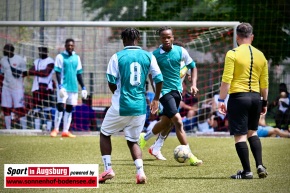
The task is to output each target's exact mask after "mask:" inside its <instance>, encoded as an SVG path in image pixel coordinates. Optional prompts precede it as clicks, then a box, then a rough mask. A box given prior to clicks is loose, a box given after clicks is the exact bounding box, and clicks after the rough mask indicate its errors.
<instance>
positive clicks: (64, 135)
mask: <svg viewBox="0 0 290 193" xmlns="http://www.w3.org/2000/svg"><path fill="white" fill-rule="evenodd" d="M61 136H62V137H70V138H75V137H76V136H75V135H73V134H71V132H69V131H68V132H62V134H61Z"/></svg>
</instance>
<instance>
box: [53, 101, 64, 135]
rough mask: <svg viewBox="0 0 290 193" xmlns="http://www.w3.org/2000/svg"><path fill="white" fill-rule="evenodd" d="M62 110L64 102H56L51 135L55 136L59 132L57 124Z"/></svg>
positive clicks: (59, 121) (58, 124)
mask: <svg viewBox="0 0 290 193" xmlns="http://www.w3.org/2000/svg"><path fill="white" fill-rule="evenodd" d="M63 111H64V103H61V102H58V103H57V104H56V110H55V115H54V129H53V130H52V131H51V133H50V136H51V137H56V136H57V134H58V132H59V126H60V123H61V119H62V116H63Z"/></svg>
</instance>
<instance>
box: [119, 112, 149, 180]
mask: <svg viewBox="0 0 290 193" xmlns="http://www.w3.org/2000/svg"><path fill="white" fill-rule="evenodd" d="M145 118H146V115H140V116H133V117H132V119H131V120H130V121H129V122H128V123H127V127H125V129H124V134H125V138H126V140H127V145H128V147H129V149H130V152H131V156H132V159H133V161H134V163H135V166H136V183H137V184H145V183H146V180H147V178H146V175H145V173H144V169H143V159H142V151H141V149H140V147H139V145H138V143H137V142H138V139H139V135H140V133H141V132H142V129H143V125H144V123H145ZM140 123H142V124H140Z"/></svg>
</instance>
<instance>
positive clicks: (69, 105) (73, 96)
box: [61, 92, 78, 138]
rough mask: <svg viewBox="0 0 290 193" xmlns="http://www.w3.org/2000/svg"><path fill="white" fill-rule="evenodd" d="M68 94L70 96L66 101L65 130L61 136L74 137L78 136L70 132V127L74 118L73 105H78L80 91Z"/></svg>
mask: <svg viewBox="0 0 290 193" xmlns="http://www.w3.org/2000/svg"><path fill="white" fill-rule="evenodd" d="M67 95H68V98H67V101H66V107H65V112H64V115H63V131H62V134H61V136H62V137H73V138H74V137H76V136H75V135H73V134H71V133H70V132H69V128H70V124H71V120H72V111H73V106H75V105H77V99H78V93H72V92H68V93H67Z"/></svg>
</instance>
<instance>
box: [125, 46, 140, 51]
mask: <svg viewBox="0 0 290 193" xmlns="http://www.w3.org/2000/svg"><path fill="white" fill-rule="evenodd" d="M125 49H142V48H141V47H140V46H126V47H125V48H124V50H125Z"/></svg>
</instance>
